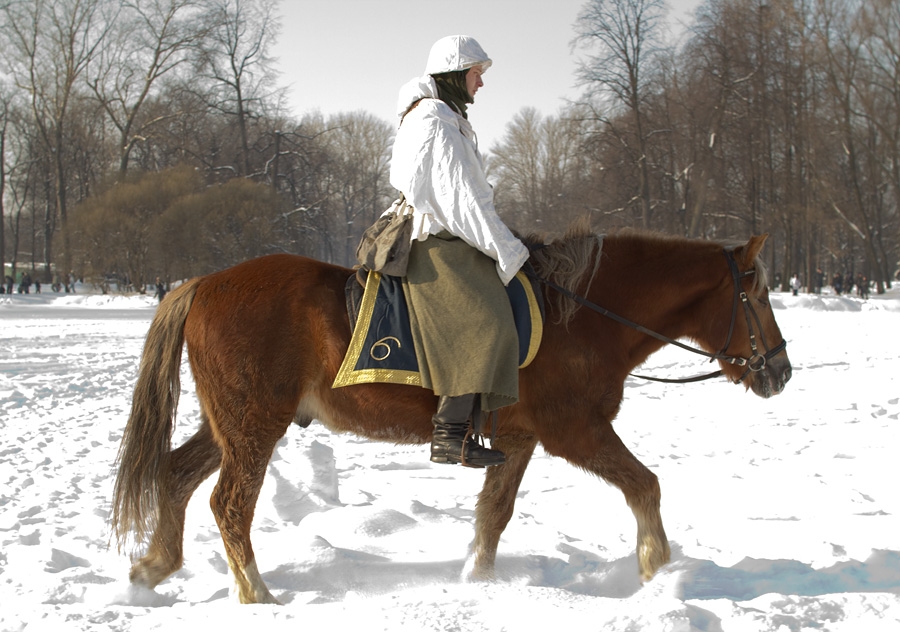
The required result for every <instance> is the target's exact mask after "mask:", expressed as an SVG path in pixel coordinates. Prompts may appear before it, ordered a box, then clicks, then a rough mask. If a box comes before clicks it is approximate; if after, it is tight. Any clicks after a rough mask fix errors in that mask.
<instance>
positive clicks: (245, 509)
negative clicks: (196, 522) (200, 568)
mask: <svg viewBox="0 0 900 632" xmlns="http://www.w3.org/2000/svg"><path fill="white" fill-rule="evenodd" d="M290 423H291V418H287V419H285V420H283V423H275V422H272V421H263V420H261V419H259V418H258V417H256V416H255V415H252V414H251V413H245V416H244V419H242V421H241V424H240V426H239V427H238V426H237V425H235V426H231V427H223V425H222V424H217V426H216V428H217V430H218V433H219V436H220V437H221V440H222V441H221V443H222V468H221V471H220V472H219V481H218V483H216V487H215V490H214V491H213V494H212V498H210V507H211V508H212V511H213V515H214V516H215V517H216V523H217V524H218V525H219V532H220V533H221V534H222V541H223V543H224V544H225V552H226V554H227V556H228V566H229V567H230V568H231V572H232V574H233V575H234V580H235V589H236V592H237V597H238V599H239V600H240V602H241V603H278V600H276V599H275V597H273V596H272V594H271V593H270V592H269V589H268V588H267V587H266V584H265V582H264V581H263V579H262V577H261V576H260V574H259V570H258V568H257V566H256V560H255V558H254V555H253V546H252V544H251V543H250V527H251V525H252V523H253V513H254V509H255V507H256V501H257V499H258V498H259V492H260V489H261V488H262V484H263V480H264V478H265V474H266V466H267V465H268V463H269V459H270V458H271V456H272V452H273V451H274V450H275V444H276V443H277V442H278V440H279V439H280V438H281V437H282V436H283V435H284V432H285V430H287V427H288V425H289V424H290ZM245 428H252V429H254V430H255V434H248V433H244V432H243V431H242V430H243V429H245Z"/></svg>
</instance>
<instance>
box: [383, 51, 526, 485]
mask: <svg viewBox="0 0 900 632" xmlns="http://www.w3.org/2000/svg"><path fill="white" fill-rule="evenodd" d="M491 63H492V62H491V59H490V58H489V57H488V56H487V54H486V53H485V52H484V50H483V49H482V48H481V46H480V45H479V44H478V42H476V41H475V40H474V39H473V38H471V37H467V36H464V35H454V36H450V37H445V38H443V39H440V40H438V41H437V42H436V43H435V44H434V46H432V48H431V52H430V54H429V56H428V62H427V64H426V66H425V74H424V75H423V76H421V77H417V78H415V79H413V80H411V81H410V82H408V83H407V84H405V85H404V86H403V87H402V88H401V89H400V96H399V102H398V114H399V116H400V126H399V128H398V130H397V136H396V139H395V141H394V149H393V157H392V160H391V184H392V185H393V186H394V187H396V188H397V189H398V190H400V191H402V192H403V193H404V194H405V196H406V199H407V201H408V203H409V204H410V205H411V206H412V207H413V209H414V211H413V212H414V219H413V222H414V227H413V234H412V247H411V250H410V257H409V269H408V272H407V277H406V280H405V281H404V292H405V294H406V297H407V303H408V305H409V310H410V315H411V322H412V324H413V338H414V342H415V346H416V354H417V356H418V358H419V367H420V371H421V373H422V385H423V386H424V387H426V388H430V389H431V390H432V391H434V393H435V394H436V395H438V398H439V399H438V405H437V412H436V413H435V415H434V417H433V419H432V422H433V424H434V434H433V438H432V443H431V460H432V461H434V462H436V463H462V464H464V465H469V466H476V467H481V466H487V465H498V464H501V463H503V462H504V460H505V458H504V455H503V453H502V452H500V451H498V450H492V449H487V448H485V447H483V446H482V445H480V444H479V443H478V442H477V441H476V440H475V439H474V438H473V437H472V435H471V432H470V425H469V421H470V418H472V417H473V415H474V416H480V415H481V414H482V412H488V411H492V410H496V409H498V408H500V407H502V406H507V405H510V404H514V403H515V402H516V401H517V400H518V393H519V383H518V342H517V334H516V330H515V323H514V321H513V316H512V310H511V308H510V305H509V299H508V298H507V295H506V292H505V290H504V286H505V285H507V284H508V283H509V281H510V280H511V279H512V278H513V277H514V276H515V274H516V272H517V271H518V270H519V268H520V267H521V266H522V264H523V263H524V262H525V260H526V259H527V258H528V249H527V248H526V247H525V245H524V244H523V243H522V242H521V241H520V240H519V239H518V238H516V237H515V236H514V235H513V234H512V232H511V231H510V230H509V228H507V226H506V225H505V224H504V223H503V221H502V220H501V219H500V217H499V216H498V215H497V212H496V211H495V209H494V199H493V190H492V188H491V185H490V184H489V183H488V181H487V178H486V176H485V171H484V164H483V162H482V157H481V154H480V153H479V151H478V142H477V139H476V136H475V132H474V131H473V130H472V126H471V124H470V123H469V121H468V113H467V108H468V106H469V105H470V104H472V103H474V102H475V93H476V92H477V91H478V90H479V89H480V88H481V87H482V86H483V85H484V82H483V81H482V75H483V74H484V72H485V71H486V70H487V69H488V68H489V67H490V66H491Z"/></svg>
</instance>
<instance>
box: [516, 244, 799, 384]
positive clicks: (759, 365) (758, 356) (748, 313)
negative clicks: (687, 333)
mask: <svg viewBox="0 0 900 632" xmlns="http://www.w3.org/2000/svg"><path fill="white" fill-rule="evenodd" d="M723 252H724V254H725V259H726V260H727V261H728V267H729V269H730V270H731V279H732V282H733V284H734V300H733V302H732V307H731V324H730V325H729V327H728V336H727V338H726V339H725V344H724V346H723V347H722V350H721V351H719V352H718V353H709V352H707V351H704V350H703V349H698V348H696V347H691V346H690V345H686V344H684V343H682V342H679V341H677V340H674V339H672V338H669V337H668V336H664V335H662V334H660V333H657V332H655V331H653V330H651V329H647V328H646V327H643V326H642V325H638V324H637V323H635V322H632V321H630V320H628V319H627V318H623V317H622V316H619V315H618V314H615V313H613V312H611V311H609V310H608V309H606V308H605V307H601V306H599V305H597V304H596V303H592V302H591V301H589V300H587V299H586V298H584V297H583V296H579V295H578V294H575V293H574V292H570V291H569V290H567V289H566V288H564V287H562V286H561V285H558V284H557V283H554V282H553V281H551V280H549V279H545V278H543V277H540V276H537V275H536V274H535V273H534V272H533V271H532V270H528V271H527V273H528V274H529V276H531V277H532V278H534V279H536V280H537V281H540V282H541V283H543V284H544V285H546V286H547V287H551V288H553V289H554V290H556V291H557V292H559V293H561V294H562V295H563V296H566V297H567V298H569V299H571V300H573V301H575V302H576V303H578V304H579V305H583V306H585V307H587V308H588V309H591V310H593V311H595V312H597V313H598V314H602V315H603V316H606V317H607V318H611V319H612V320H614V321H616V322H617V323H619V324H622V325H625V326H626V327H630V328H631V329H634V330H636V331H639V332H641V333H643V334H646V335H648V336H650V337H652V338H656V339H657V340H660V341H662V342H665V343H666V344H671V345H675V346H677V347H681V348H682V349H685V350H687V351H690V352H691V353H696V354H699V355H702V356H705V357H707V358H709V361H710V362H712V361H714V360H721V361H722V362H727V363H729V364H733V365H735V366H741V367H747V370H746V371H744V373H743V375H741V377H740V378H739V379H738V380H737V381H736V382H735V383H736V384H740V383H741V382H743V381H744V379H746V377H747V376H748V375H749V374H750V373H756V372H759V371H762V370H763V369H764V368H766V364H767V363H768V362H769V360H771V359H772V358H773V357H774V356H776V355H778V354H779V353H781V352H782V351H784V349H785V348H786V347H787V341H786V340H784V339H782V341H781V343H780V344H778V345H776V346H775V347H773V348H771V349H770V348H769V345H768V343H767V342H766V337H765V334H764V333H763V328H762V322H761V321H760V319H759V315H758V314H757V313H756V310H755V309H754V308H753V305H751V304H750V299H749V297H748V296H747V293H746V292H745V291H744V290H743V288H742V287H741V280H742V279H744V278H745V277H748V276H752V275H754V274H756V269H755V268H751V269H750V270H747V271H746V272H740V271H739V270H738V266H737V262H736V261H735V260H734V249H733V248H725V249H724V251H723ZM739 305H743V308H744V317H745V318H746V319H747V331H748V332H749V335H750V350H751V351H752V355H751V356H750V357H749V358H745V357H743V356H733V355H728V354H727V353H725V352H726V351H727V350H728V347H729V346H731V338H732V335H733V334H734V324H735V322H736V321H737V314H738V306H739ZM754 321H755V322H756V328H757V330H758V331H759V337H760V339H761V340H762V344H763V347H764V348H765V353H760V352H759V349H758V347H757V343H756V334H755V333H754V330H753V322H754ZM631 375H632V376H633V377H638V378H641V379H644V380H651V381H654V382H666V383H676V384H684V383H688V382H699V381H701V380H708V379H710V378H714V377H719V376H720V375H722V371H715V372H713V373H708V374H706V375H698V376H695V377H689V378H681V379H665V378H658V377H648V376H644V375H634V374H631Z"/></svg>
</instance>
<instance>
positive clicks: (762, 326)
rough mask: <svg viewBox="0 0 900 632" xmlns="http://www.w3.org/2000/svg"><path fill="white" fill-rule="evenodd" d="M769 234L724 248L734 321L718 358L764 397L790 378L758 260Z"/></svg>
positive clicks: (734, 376) (735, 379)
mask: <svg viewBox="0 0 900 632" xmlns="http://www.w3.org/2000/svg"><path fill="white" fill-rule="evenodd" d="M767 237H768V235H760V236H755V237H751V238H750V241H748V242H747V243H746V244H741V245H739V246H736V247H734V248H728V249H726V253H725V254H726V260H727V261H728V266H729V269H730V274H729V277H730V282H729V283H726V285H730V286H731V288H732V289H731V290H730V295H728V300H729V301H730V303H731V305H730V307H729V308H728V310H730V312H731V319H730V325H729V334H728V337H727V338H725V339H726V340H727V342H726V345H725V348H724V349H723V350H722V356H725V358H720V359H719V364H720V365H721V367H722V372H723V373H724V374H725V375H726V376H727V377H728V378H730V379H731V380H732V381H733V382H735V383H740V382H743V383H744V384H745V385H746V387H747V388H750V389H753V392H754V393H756V394H757V395H759V396H760V397H771V396H773V395H777V394H778V393H780V392H781V391H783V390H784V386H785V384H787V381H788V380H789V379H791V363H790V360H788V355H787V352H786V351H785V345H786V343H785V340H784V338H783V337H782V335H781V330H780V329H779V328H778V323H776V322H775V314H774V313H773V311H772V305H771V303H770V302H769V291H768V288H767V287H766V273H765V268H764V267H763V266H762V264H761V262H760V261H759V259H758V256H759V253H760V251H761V250H762V247H763V245H764V244H765V243H766V238H767ZM724 294H726V295H727V294H728V291H726V292H724Z"/></svg>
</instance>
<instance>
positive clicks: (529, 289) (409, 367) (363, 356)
mask: <svg viewBox="0 0 900 632" xmlns="http://www.w3.org/2000/svg"><path fill="white" fill-rule="evenodd" d="M366 272H367V271H364V270H360V271H359V273H358V274H357V275H355V276H353V277H351V278H350V279H349V280H348V281H347V286H346V288H345V293H346V297H347V310H348V312H349V315H350V325H351V327H352V328H353V337H352V338H351V340H350V347H349V348H348V349H347V355H346V356H345V357H344V362H343V364H342V365H341V368H340V370H339V371H338V374H337V377H336V378H335V380H334V384H333V385H332V387H333V388H338V387H341V386H350V385H351V384H372V383H382V384H407V385H411V386H422V380H421V376H420V373H419V360H418V358H417V357H416V350H415V348H414V344H413V336H412V325H411V324H410V318H409V310H408V308H407V304H406V297H405V296H404V294H403V280H402V279H401V278H400V277H395V276H389V275H383V274H381V273H380V272H371V271H368V275H367V276H366V280H365V290H364V291H363V285H362V282H361V278H362V277H363V275H365V274H366ZM506 293H507V295H508V296H509V302H510V306H511V307H512V310H513V318H514V320H515V323H516V331H517V332H518V334H519V368H520V369H523V368H525V367H526V366H528V365H529V364H531V361H532V360H533V359H534V356H535V355H536V354H537V351H538V348H539V347H540V344H541V332H542V331H543V320H544V307H543V297H542V295H541V293H540V291H539V289H538V288H537V287H536V286H535V285H533V283H532V281H531V280H530V279H529V278H528V277H527V276H526V274H525V273H524V272H521V271H520V272H519V273H518V274H517V275H516V276H515V277H514V278H513V279H512V281H510V283H509V285H508V286H507V287H506Z"/></svg>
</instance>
